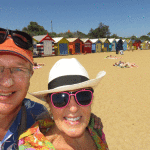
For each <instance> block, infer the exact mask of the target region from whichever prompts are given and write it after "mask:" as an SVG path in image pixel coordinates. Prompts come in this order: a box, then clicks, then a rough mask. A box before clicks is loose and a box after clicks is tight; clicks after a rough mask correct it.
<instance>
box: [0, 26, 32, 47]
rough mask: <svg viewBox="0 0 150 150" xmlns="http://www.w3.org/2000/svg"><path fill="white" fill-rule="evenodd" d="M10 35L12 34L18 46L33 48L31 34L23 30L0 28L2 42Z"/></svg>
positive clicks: (0, 41)
mask: <svg viewBox="0 0 150 150" xmlns="http://www.w3.org/2000/svg"><path fill="white" fill-rule="evenodd" d="M8 35H11V37H12V39H13V41H14V43H15V44H16V45H17V46H19V47H21V48H24V49H27V50H32V49H33V41H32V37H31V36H30V35H29V34H27V33H25V32H22V31H13V30H6V29H3V28H0V44H2V43H4V41H5V40H6V39H7V36H8Z"/></svg>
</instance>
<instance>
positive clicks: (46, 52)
mask: <svg viewBox="0 0 150 150" xmlns="http://www.w3.org/2000/svg"><path fill="white" fill-rule="evenodd" d="M43 46H44V55H51V54H52V42H51V41H49V40H45V41H44V42H43Z"/></svg>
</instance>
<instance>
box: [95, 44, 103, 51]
mask: <svg viewBox="0 0 150 150" xmlns="http://www.w3.org/2000/svg"><path fill="white" fill-rule="evenodd" d="M101 48H102V44H101V43H97V44H96V52H101Z"/></svg>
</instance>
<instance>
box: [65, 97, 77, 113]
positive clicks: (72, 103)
mask: <svg viewBox="0 0 150 150" xmlns="http://www.w3.org/2000/svg"><path fill="white" fill-rule="evenodd" d="M68 107H69V110H70V111H71V112H77V111H78V109H79V105H78V104H77V102H76V100H75V97H74V96H73V95H71V96H70V102H69V104H68Z"/></svg>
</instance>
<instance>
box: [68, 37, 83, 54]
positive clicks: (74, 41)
mask: <svg viewBox="0 0 150 150" xmlns="http://www.w3.org/2000/svg"><path fill="white" fill-rule="evenodd" d="M67 40H68V41H69V52H70V54H79V53H82V45H83V42H82V41H81V40H80V39H79V38H67Z"/></svg>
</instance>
